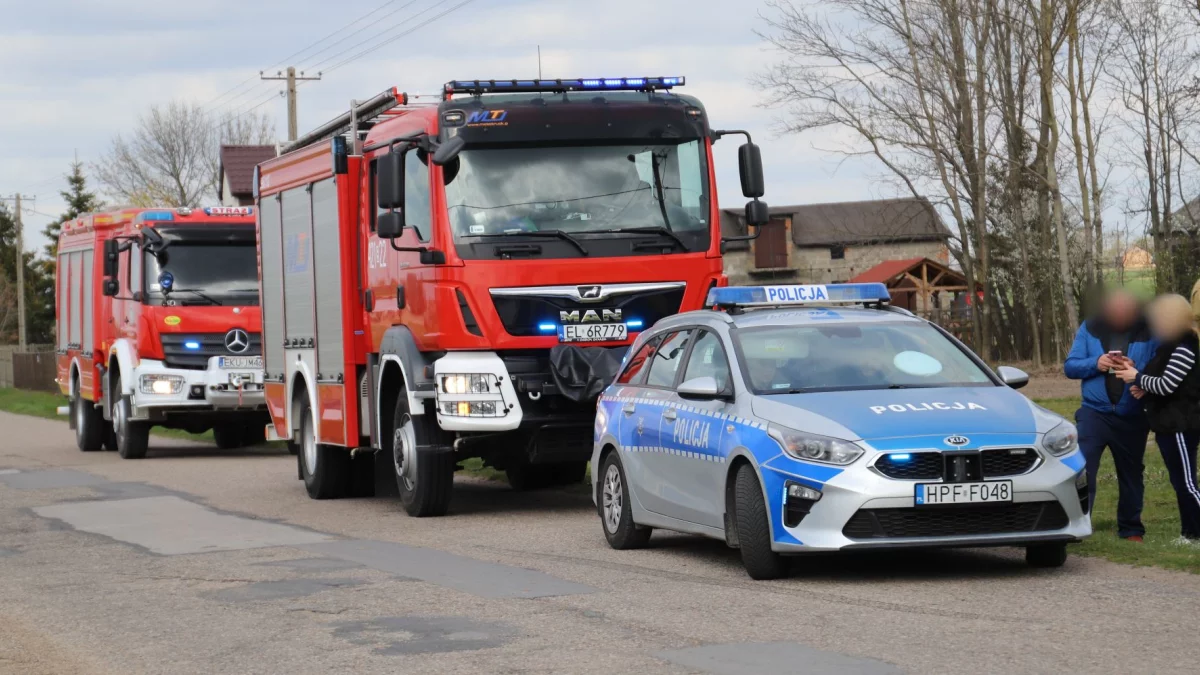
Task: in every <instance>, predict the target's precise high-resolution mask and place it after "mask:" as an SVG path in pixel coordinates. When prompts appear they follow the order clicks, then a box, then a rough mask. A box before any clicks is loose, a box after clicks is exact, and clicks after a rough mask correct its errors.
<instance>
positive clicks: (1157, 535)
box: [1037, 398, 1200, 574]
mask: <svg viewBox="0 0 1200 675" xmlns="http://www.w3.org/2000/svg"><path fill="white" fill-rule="evenodd" d="M1037 403H1038V404H1040V405H1042V406H1043V407H1045V408H1049V409H1050V410H1053V411H1054V412H1056V413H1058V414H1060V415H1062V416H1063V417H1066V418H1067V419H1070V420H1073V419H1075V411H1076V410H1077V409H1078V408H1079V399H1078V398H1061V399H1043V400H1039V401H1037ZM1145 480H1146V500H1145V506H1144V510H1143V511H1142V524H1144V525H1145V526H1146V542H1145V543H1144V544H1134V543H1130V542H1127V541H1124V540H1122V539H1119V538H1117V473H1116V470H1115V469H1113V463H1112V455H1111V454H1110V453H1107V452H1106V453H1104V459H1103V460H1101V462H1100V473H1099V475H1098V476H1097V477H1096V484H1097V487H1096V505H1095V509H1094V510H1093V512H1092V527H1093V528H1094V529H1095V534H1094V535H1092V537H1091V538H1089V539H1088V540H1087V541H1085V542H1083V543H1082V544H1079V545H1078V546H1074V547H1072V548H1071V550H1072V552H1075V553H1079V554H1080V555H1089V556H1096V557H1100V558H1106V559H1108V560H1111V561H1113V562H1119V563H1126V564H1129V565H1144V566H1155V567H1165V568H1168V569H1176V570H1184V571H1187V572H1192V573H1194V574H1200V548H1184V547H1179V546H1175V545H1174V544H1172V543H1171V542H1172V541H1173V540H1174V539H1175V538H1176V537H1178V536H1179V507H1178V505H1177V504H1176V502H1175V490H1174V489H1173V488H1172V487H1171V481H1170V478H1169V477H1168V476H1167V469H1166V466H1164V465H1163V461H1162V455H1160V454H1159V452H1158V446H1157V445H1156V444H1155V443H1154V441H1153V436H1151V442H1150V443H1149V445H1148V446H1147V447H1146V474H1145Z"/></svg>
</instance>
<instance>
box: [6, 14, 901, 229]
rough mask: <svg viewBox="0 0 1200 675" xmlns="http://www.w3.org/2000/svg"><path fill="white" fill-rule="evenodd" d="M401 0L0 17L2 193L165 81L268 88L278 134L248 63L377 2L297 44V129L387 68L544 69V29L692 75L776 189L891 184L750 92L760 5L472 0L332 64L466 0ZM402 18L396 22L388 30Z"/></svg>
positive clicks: (821, 196)
mask: <svg viewBox="0 0 1200 675" xmlns="http://www.w3.org/2000/svg"><path fill="white" fill-rule="evenodd" d="M409 1H410V0H397V1H395V2H391V3H387V4H386V5H385V4H384V3H383V0H344V1H343V2H340V3H334V4H330V3H328V2H320V1H318V0H256V1H254V2H247V1H245V0H237V1H234V0H208V1H204V0H192V1H190V2H187V3H184V2H177V1H176V2H170V1H168V2H163V1H162V0H72V1H69V2H53V3H40V4H39V3H22V4H21V6H19V7H15V8H13V11H11V12H10V13H9V16H8V17H7V19H8V20H6V22H5V24H4V25H0V71H2V72H4V73H5V77H4V79H3V81H0V139H3V141H4V147H5V152H4V153H0V193H8V192H12V191H14V190H17V189H23V190H31V191H33V192H36V193H37V195H38V202H37V206H36V208H37V210H38V211H40V212H42V213H46V214H54V213H58V212H60V211H61V210H62V209H63V204H62V201H61V199H59V197H58V195H57V192H58V191H59V190H60V189H62V187H63V186H64V181H63V180H62V175H63V174H65V173H66V171H67V170H68V165H69V163H70V161H71V160H72V158H73V156H74V155H75V153H76V152H78V154H79V157H80V159H82V160H84V161H87V162H92V161H96V160H97V159H98V158H99V157H100V156H101V154H102V153H103V152H104V150H105V149H106V148H107V147H108V145H109V143H110V141H111V139H112V137H113V135H115V134H118V133H124V132H128V131H129V130H130V129H131V128H132V127H133V125H134V122H135V120H136V118H137V116H138V115H139V114H141V113H143V112H144V111H145V110H146V109H147V107H148V106H150V105H151V104H155V103H166V102H168V101H170V100H172V99H175V98H183V99H190V100H193V101H199V102H204V103H209V104H210V105H213V106H214V107H217V108H220V109H223V110H233V111H238V110H244V109H245V108H248V107H250V106H252V105H255V104H259V103H263V106H262V107H261V108H260V110H262V111H266V112H268V113H269V114H271V115H272V116H273V117H275V119H276V120H277V123H276V124H277V128H278V129H279V130H280V132H281V133H284V132H285V131H286V127H287V124H286V118H285V117H284V115H285V106H284V103H283V101H282V100H281V99H280V100H274V99H273V97H274V96H275V94H276V92H278V90H279V89H280V88H281V86H280V84H281V83H278V82H261V81H259V80H258V72H259V71H260V70H264V69H268V68H270V69H274V68H275V67H276V64H277V63H279V62H280V61H281V60H283V59H284V58H285V57H288V56H289V55H291V54H293V53H295V52H297V51H299V50H301V49H302V48H305V47H306V46H308V45H312V44H313V43H316V42H317V41H318V40H321V39H322V38H323V37H325V36H326V35H328V34H329V33H330V32H332V31H334V30H337V29H339V28H341V27H343V26H345V25H346V24H348V23H350V22H351V21H352V20H353V19H355V18H356V17H358V16H361V15H363V14H366V13H368V12H370V11H371V10H374V9H377V8H378V9H379V11H377V12H375V13H374V15H373V17H372V18H371V20H369V21H364V22H361V23H360V24H357V25H355V26H353V27H352V29H351V30H346V31H343V32H342V33H340V34H339V35H338V36H337V37H336V38H335V39H331V40H326V41H324V42H322V43H320V44H318V45H317V46H316V47H315V48H313V49H309V50H307V51H306V52H305V53H302V54H300V55H299V56H297V57H296V58H294V59H292V61H294V62H295V65H297V66H299V67H300V68H302V69H304V70H306V71H308V72H309V73H310V74H311V73H312V71H315V70H324V71H325V73H324V75H323V79H322V81H320V82H317V83H308V84H305V85H303V86H302V87H301V88H300V89H299V116H300V128H301V129H302V130H304V129H308V128H312V127H314V126H316V125H317V124H319V123H320V122H323V121H324V120H326V119H328V118H330V117H332V116H334V115H336V114H339V113H341V112H342V111H343V110H345V109H346V108H347V106H348V105H349V102H350V100H351V99H364V98H367V97H369V96H371V95H373V94H375V93H378V92H380V91H382V90H384V89H385V88H387V87H390V86H393V85H396V86H399V87H400V88H401V89H404V90H407V91H410V92H425V93H437V92H438V91H439V88H440V86H441V84H442V83H444V82H445V81H446V80H449V79H456V78H493V77H529V76H533V75H536V73H537V66H538V63H537V47H538V46H539V45H540V46H541V51H542V69H543V73H544V75H545V76H546V77H580V76H609V75H611V76H621V75H675V74H680V75H686V76H687V78H688V86H687V87H686V89H685V90H684V91H686V92H687V93H689V94H691V95H694V96H697V97H698V98H700V99H701V100H702V101H703V102H704V105H705V107H706V109H707V111H708V114H709V119H710V120H711V122H712V124H713V126H715V127H718V128H730V129H746V130H748V131H750V132H751V133H752V134H753V135H754V139H755V141H756V142H757V143H758V144H759V145H760V146H762V149H763V158H764V164H765V169H766V177H767V195H766V199H767V200H768V201H769V202H770V203H773V204H785V203H796V202H812V201H832V200H840V199H866V198H871V197H876V196H881V194H880V191H883V190H886V188H884V187H881V186H880V185H879V184H878V182H873V181H872V180H871V176H872V175H874V174H876V173H878V168H877V167H876V166H875V165H873V164H872V163H871V162H869V161H862V160H851V161H848V162H845V163H842V162H841V159H842V158H841V157H838V156H835V155H831V154H829V153H827V152H823V151H822V150H819V149H816V148H814V147H813V145H812V144H813V143H814V142H816V141H819V142H820V143H821V145H822V146H823V147H828V146H830V145H833V144H835V143H838V142H840V141H841V140H843V139H839V138H837V137H836V136H835V135H832V134H820V135H819V138H810V137H797V136H778V135H777V134H776V133H775V132H774V130H773V126H774V125H773V121H774V120H776V119H777V118H778V116H779V115H780V114H781V111H779V110H767V109H764V108H762V107H760V103H761V101H762V99H763V98H764V97H763V96H762V94H761V93H760V92H758V91H756V90H755V89H754V88H753V87H752V86H751V85H750V83H749V81H750V78H751V76H752V75H753V74H754V73H755V72H757V71H758V70H759V69H761V68H762V67H764V66H765V65H766V64H768V63H769V62H770V61H771V59H772V58H773V55H772V54H770V53H769V52H767V51H765V50H764V48H763V45H762V44H761V42H760V40H759V39H758V38H757V37H756V36H755V35H754V33H753V30H754V28H755V27H756V26H757V25H758V23H759V20H758V18H757V13H756V11H754V10H756V9H757V7H756V6H753V5H749V4H748V3H745V2H739V1H738V0H655V1H654V2H645V1H644V0H609V1H608V2H604V3H597V2H594V0H557V1H554V0H525V1H521V0H517V1H509V0H474V1H473V2H471V3H470V4H467V5H466V6H464V7H462V8H461V9H459V10H457V11H455V12H453V13H451V14H449V15H447V16H445V17H442V18H441V19H439V20H437V21H436V22H434V23H431V24H430V25H428V26H427V27H425V28H422V29H420V30H417V31H415V32H413V33H411V34H410V35H407V36H404V37H402V38H400V39H398V40H395V41H393V42H391V43H390V44H387V45H386V46H383V47H381V48H380V49H378V50H377V51H373V52H371V53H369V54H367V55H364V56H362V57H361V58H359V59H357V60H355V61H353V62H350V63H347V64H345V65H343V66H341V67H338V68H336V69H334V70H332V71H330V70H329V69H330V67H331V66H334V65H337V64H338V63H339V62H340V61H342V60H344V59H345V58H346V57H349V56H352V55H354V54H355V53H357V52H358V51H360V50H361V49H365V48H367V47H370V46H372V45H375V44H379V43H380V42H382V41H383V40H386V39H389V38H390V37H392V36H395V35H397V34H398V33H399V32H400V31H401V30H403V29H404V28H406V27H410V26H412V25H413V24H414V23H417V22H419V21H422V20H424V19H427V18H429V17H432V16H434V15H436V14H437V13H438V12H441V11H443V10H444V9H446V8H448V7H451V6H453V5H454V4H457V2H459V1H460V0H446V1H445V2H444V4H440V5H438V6H436V7H434V5H435V3H437V2H438V1H439V0H416V2H413V3H412V4H411V5H410V6H408V7H407V8H404V9H401V8H402V7H404V6H405V5H406V4H408V3H409ZM51 4H53V5H54V8H53V10H51V9H50V8H49V7H48V5H51ZM426 9H427V10H428V11H426V12H425V13H424V14H421V15H420V16H419V17H416V18H413V19H412V20H411V21H406V19H409V18H410V17H413V16H414V15H415V14H416V13H417V12H419V11H421V10H426ZM389 12H395V13H394V14H393V15H392V16H387V14H388V13H389ZM395 24H401V25H400V27H398V28H394V29H392V30H390V31H385V29H387V28H389V27H391V26H393V25H395ZM377 35H378V36H379V37H374V36H377ZM342 38H349V39H345V40H344V41H339V40H342ZM348 47H349V48H350V50H349V51H348V52H347V53H346V54H345V55H343V56H341V57H338V58H334V56H335V55H336V53H337V52H339V51H342V50H345V49H347V48H348ZM322 50H324V51H323V52H322ZM317 52H322V53H319V54H318V53H317ZM322 61H324V62H325V63H322ZM281 65H288V64H281ZM239 83H242V86H241V87H240V88H237V89H236V90H234V91H233V92H231V93H227V92H229V90H230V89H231V88H234V87H235V85H238V84H239ZM222 94H227V95H226V96H225V97H224V98H223V99H221V100H220V101H217V102H215V103H214V99H216V98H217V97H218V96H220V95H222ZM740 142H741V141H740V140H739V139H738V138H737V137H728V138H726V139H725V140H723V141H721V142H720V143H718V144H717V146H716V147H715V149H714V154H715V161H716V165H717V175H718V185H719V190H718V195H719V198H720V201H721V204H722V206H724V207H732V208H738V207H740V206H741V205H742V204H743V203H744V201H745V199H744V198H743V197H742V196H741V193H740V189H739V186H738V179H737V153H736V148H737V145H738V143H740ZM885 194H892V192H891V191H886V192H885ZM46 220H47V219H46V218H43V217H39V216H29V217H27V221H28V223H29V226H28V228H29V231H28V232H27V237H28V241H29V245H30V247H31V248H32V247H33V246H40V245H41V244H42V243H43V242H42V241H41V240H40V237H38V236H35V234H34V233H35V232H36V230H40V228H41V227H42V225H43V224H44V222H45V221H46Z"/></svg>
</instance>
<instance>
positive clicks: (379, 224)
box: [375, 209, 404, 239]
mask: <svg viewBox="0 0 1200 675" xmlns="http://www.w3.org/2000/svg"><path fill="white" fill-rule="evenodd" d="M403 233H404V209H400V210H399V211H389V212H387V213H381V214H379V215H378V216H377V217H376V219H375V234H376V235H378V236H379V238H380V239H398V238H399V237H400V235H401V234H403Z"/></svg>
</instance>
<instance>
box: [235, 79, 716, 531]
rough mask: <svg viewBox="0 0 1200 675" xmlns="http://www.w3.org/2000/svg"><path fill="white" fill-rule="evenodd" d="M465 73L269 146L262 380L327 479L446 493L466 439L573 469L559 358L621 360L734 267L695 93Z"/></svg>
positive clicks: (412, 492) (423, 500)
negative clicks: (599, 90) (550, 89)
mask: <svg viewBox="0 0 1200 675" xmlns="http://www.w3.org/2000/svg"><path fill="white" fill-rule="evenodd" d="M639 81H641V80H639ZM453 93H455V92H453V91H452V90H451V87H449V86H448V88H447V94H446V96H445V98H444V100H442V101H441V102H440V103H437V104H432V105H412V106H410V105H405V103H406V98H407V97H406V96H405V95H403V94H401V93H399V92H398V91H396V90H394V89H393V90H389V91H387V92H384V94H381V95H380V96H378V97H375V98H374V99H371V100H370V101H368V102H366V103H362V104H359V106H358V107H356V108H354V109H353V110H352V112H351V113H350V115H348V116H346V117H345V118H342V119H335V120H334V121H332V122H330V123H329V124H327V125H325V126H324V127H322V128H321V129H319V130H317V131H316V132H314V133H313V134H310V135H309V136H308V137H305V138H302V139H301V140H300V141H298V142H297V143H295V144H293V146H292V147H291V148H286V149H285V150H290V151H286V152H285V153H284V154H283V155H282V156H280V157H278V158H277V159H274V160H270V161H268V162H265V163H263V164H262V165H260V166H259V167H258V172H257V177H256V187H257V190H258V199H257V203H258V204H259V250H260V265H261V269H260V277H261V279H262V302H263V319H264V325H263V344H264V345H265V348H264V357H265V372H266V379H265V390H266V400H267V405H268V408H269V411H270V414H271V419H272V423H273V429H274V436H275V437H278V438H283V439H289V440H291V441H292V442H293V445H294V448H295V449H296V450H297V451H298V454H299V455H300V456H299V467H298V472H299V475H300V477H301V478H303V479H304V480H305V483H306V487H307V488H308V492H309V494H310V495H311V496H313V497H314V498H326V497H336V496H342V495H345V494H350V493H354V492H356V491H361V490H364V489H369V488H366V487H364V486H366V485H373V487H374V489H375V491H376V492H377V493H379V492H389V493H392V492H396V491H398V492H399V495H400V497H401V499H402V501H403V502H404V504H405V507H406V509H407V510H408V512H409V513H410V514H413V515H440V514H441V513H444V512H445V510H446V507H447V505H448V500H449V496H448V494H449V485H450V481H451V479H452V474H453V471H454V468H455V466H456V464H457V462H458V461H460V460H462V459H464V458H468V457H475V456H477V457H483V459H484V461H485V462H486V463H488V464H490V465H492V466H496V467H498V468H501V469H504V470H506V471H507V472H508V474H509V477H510V481H512V482H513V483H514V485H517V486H525V487H536V486H539V485H546V484H551V483H554V482H569V481H572V480H580V479H582V477H583V471H584V469H585V466H586V461H587V459H588V457H589V456H590V453H591V441H592V424H593V418H594V413H595V402H594V399H592V398H591V397H589V396H587V395H581V394H580V393H579V392H577V391H572V390H571V387H572V384H571V383H570V382H567V381H566V380H569V379H570V378H569V377H568V375H569V373H567V374H564V371H566V370H570V368H569V367H568V365H566V364H567V363H568V362H572V359H575V361H574V363H576V364H579V363H585V364H586V363H597V364H602V363H603V362H605V361H606V359H609V360H610V361H609V363H610V365H611V364H615V363H618V362H619V359H620V357H621V356H622V355H623V349H624V346H626V345H628V344H629V342H630V341H631V340H632V338H633V336H634V334H636V332H638V331H639V330H641V329H643V328H648V327H649V326H650V325H651V324H652V323H653V322H654V321H656V320H658V319H659V318H662V316H666V315H669V314H673V313H676V312H679V311H686V310H689V309H696V308H699V307H701V306H702V304H703V302H704V299H705V296H706V294H707V292H708V290H709V289H710V288H712V287H713V286H716V285H724V284H725V283H726V280H725V277H724V276H723V275H722V272H721V236H720V229H719V210H718V205H717V200H716V196H715V195H716V180H715V174H714V171H713V162H712V151H711V145H712V140H713V138H714V137H713V136H712V134H711V133H710V130H709V128H708V126H707V120H706V119H705V118H704V112H703V109H702V107H701V106H700V104H699V102H697V101H695V100H694V99H691V98H688V97H681V96H676V95H674V94H673V93H670V92H666V93H663V92H661V91H660V92H655V91H653V90H652V89H650V88H648V89H646V90H642V91H639V92H637V93H634V92H620V93H617V92H608V93H606V95H605V98H604V99H603V100H601V99H596V98H593V97H591V96H571V97H568V96H567V94H566V93H565V92H563V91H558V92H556V95H555V96H551V95H546V96H545V99H542V98H540V96H538V95H535V96H525V97H522V96H519V95H518V96H515V97H513V96H500V97H496V96H488V95H473V96H470V97H469V98H455V97H454V96H453V95H452V94H453ZM477 93H478V92H477ZM556 97H557V98H556ZM522 119H523V120H524V121H523V122H522V121H521V120H522ZM351 128H357V129H360V130H364V129H365V130H367V131H366V133H365V136H361V135H356V134H348V133H347V130H348V129H351ZM551 128H552V129H553V131H552V132H551V133H549V134H547V133H546V132H545V131H543V129H551ZM664 130H666V133H665V134H664ZM454 138H458V139H459V140H458V141H454V143H460V142H461V145H460V146H459V148H458V150H459V152H460V153H461V154H456V155H455V156H454V157H451V158H449V159H448V160H446V161H439V159H445V158H439V156H438V153H437V148H438V147H439V146H442V145H446V144H447V143H448V142H449V141H450V139H454ZM399 174H403V175H399ZM556 183H562V185H555V184H556ZM651 184H653V185H651ZM613 186H616V187H613ZM630 186H632V187H630ZM655 186H658V188H659V189H658V190H657V200H656V199H655V189H654V187H655ZM664 187H665V189H664ZM617 188H627V189H617ZM543 191H544V192H545V193H546V194H545V196H542V195H541V192H543ZM672 191H678V193H676V192H672ZM627 194H628V196H625V195H627ZM400 195H403V197H401V196H400ZM614 195H615V197H614ZM526 197H527V198H526ZM635 198H636V199H642V200H644V202H642V203H637V204H635V203H634V200H635ZM614 199H615V200H616V201H613V200H614ZM398 200H399V201H400V202H403V203H402V204H401V203H398ZM482 202H488V203H487V204H481V203H482ZM401 213H403V214H404V216H399V214H401ZM660 214H661V215H660ZM668 214H669V215H670V217H669V218H668ZM398 218H400V219H401V221H402V222H403V223H405V224H406V225H407V226H405V227H400V228H399V229H398V230H397V228H396V223H397V219H398ZM514 223H515V224H514ZM672 223H674V225H672ZM635 225H636V226H637V227H633V226H635ZM664 225H665V227H664ZM623 228H628V229H623ZM663 230H668V232H665V233H664V232H663ZM559 231H561V232H565V233H566V236H564V235H563V234H560V233H559ZM396 234H398V236H393V235H396ZM510 242H511V243H510ZM575 340H580V341H582V347H581V348H580V350H579V351H578V352H574V353H572V354H565V355H564V351H567V352H570V351H571V350H572V349H574V345H575V343H573V342H572V341H575ZM556 348H557V349H556ZM605 348H609V349H610V350H611V353H608V354H606V353H605ZM577 357H578V358H577ZM579 358H582V361H580V360H579ZM596 368H597V370H596V376H597V377H605V376H611V373H610V374H608V375H606V374H605V373H603V372H601V371H603V370H604V368H603V367H601V366H599V365H598V366H596ZM556 370H557V371H558V372H557V374H556V373H555V372H554V371H556ZM586 370H587V369H586V367H585V368H583V371H584V372H586ZM345 449H364V450H367V452H355V453H353V458H352V457H351V454H350V453H346V452H345ZM371 451H377V452H371ZM372 455H373V457H372ZM368 474H373V479H368V478H366V476H367V475H368Z"/></svg>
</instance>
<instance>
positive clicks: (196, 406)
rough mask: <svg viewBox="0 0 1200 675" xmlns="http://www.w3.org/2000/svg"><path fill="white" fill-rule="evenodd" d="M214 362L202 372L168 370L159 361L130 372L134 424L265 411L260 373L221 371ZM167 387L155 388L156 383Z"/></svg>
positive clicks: (242, 370)
mask: <svg viewBox="0 0 1200 675" xmlns="http://www.w3.org/2000/svg"><path fill="white" fill-rule="evenodd" d="M217 358H218V357H213V358H211V359H209V360H208V368H206V369H205V370H188V369H183V368H168V367H166V365H165V364H163V362H162V361H155V360H143V361H142V362H141V363H139V364H138V366H137V367H136V368H135V369H134V372H133V382H132V385H133V395H132V397H131V403H132V404H133V410H132V413H133V417H132V419H134V420H149V419H157V418H160V417H161V416H162V415H163V414H165V413H168V412H172V413H173V412H202V411H204V412H230V413H238V412H253V411H258V410H266V398H265V396H264V394H263V384H262V383H263V374H262V371H261V370H247V369H236V370H230V369H223V368H220V367H218V366H217V363H218V361H217ZM156 381H158V382H166V383H168V384H166V385H163V384H160V385H158V389H157V392H161V393H156V390H155V384H154V383H155V382H156Z"/></svg>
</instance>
